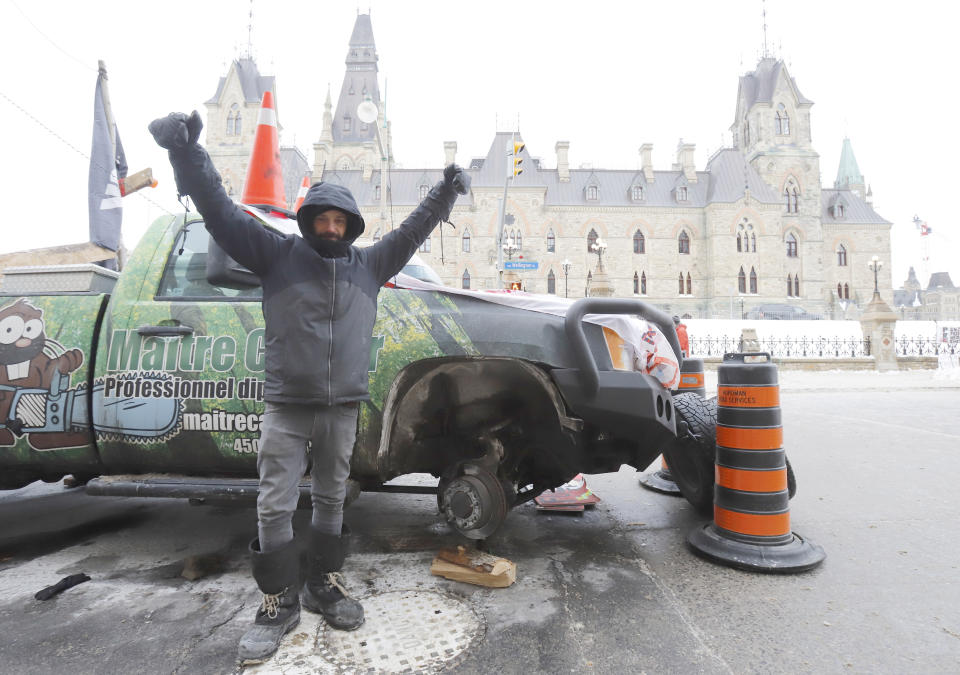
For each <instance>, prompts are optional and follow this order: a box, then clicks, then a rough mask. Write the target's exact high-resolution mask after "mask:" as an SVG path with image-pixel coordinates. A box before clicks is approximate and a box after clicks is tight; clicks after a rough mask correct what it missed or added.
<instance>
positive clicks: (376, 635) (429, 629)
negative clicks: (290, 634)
mask: <svg viewBox="0 0 960 675" xmlns="http://www.w3.org/2000/svg"><path fill="white" fill-rule="evenodd" d="M360 600H361V601H362V603H363V610H364V612H365V614H366V622H365V623H364V624H363V625H362V626H361V627H360V628H359V629H357V630H355V631H342V630H334V629H332V628H329V627H328V626H326V624H324V626H323V628H321V630H320V634H319V635H318V636H317V651H319V652H320V653H321V654H322V655H323V657H324V658H325V659H326V660H327V661H329V662H330V663H332V664H335V665H336V666H338V667H339V668H341V669H343V670H347V671H350V672H362V673H406V672H416V673H423V672H432V671H437V670H440V669H442V668H444V667H446V666H449V665H451V662H453V661H455V660H456V659H458V658H459V657H460V655H461V654H463V652H465V651H466V650H467V649H468V648H469V647H470V646H471V645H473V644H474V643H475V642H477V641H478V640H479V639H480V638H482V637H483V634H484V631H485V625H484V622H483V619H482V618H481V617H479V616H478V615H477V613H476V612H474V611H473V609H472V608H471V607H470V606H469V605H468V604H467V603H465V602H464V601H462V600H459V599H457V598H456V597H454V596H452V595H448V594H446V593H439V592H436V591H391V592H388V593H381V594H379V595H374V596H368V597H365V598H360Z"/></svg>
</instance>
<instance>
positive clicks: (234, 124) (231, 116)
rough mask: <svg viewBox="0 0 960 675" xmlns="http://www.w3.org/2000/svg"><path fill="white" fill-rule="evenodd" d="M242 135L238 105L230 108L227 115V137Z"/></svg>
mask: <svg viewBox="0 0 960 675" xmlns="http://www.w3.org/2000/svg"><path fill="white" fill-rule="evenodd" d="M239 135H240V106H238V105H237V104H236V103H234V104H233V105H231V106H230V112H228V113H227V136H239Z"/></svg>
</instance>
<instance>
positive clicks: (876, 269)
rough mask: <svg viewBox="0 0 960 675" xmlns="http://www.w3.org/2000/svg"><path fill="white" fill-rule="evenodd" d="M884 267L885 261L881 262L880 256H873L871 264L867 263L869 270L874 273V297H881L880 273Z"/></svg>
mask: <svg viewBox="0 0 960 675" xmlns="http://www.w3.org/2000/svg"><path fill="white" fill-rule="evenodd" d="M881 267H883V261H882V260H880V258H879V257H878V256H873V257H872V258H870V262H868V263H867V268H868V269H870V270H872V271H873V295H874V297H880V281H879V273H880V268H881Z"/></svg>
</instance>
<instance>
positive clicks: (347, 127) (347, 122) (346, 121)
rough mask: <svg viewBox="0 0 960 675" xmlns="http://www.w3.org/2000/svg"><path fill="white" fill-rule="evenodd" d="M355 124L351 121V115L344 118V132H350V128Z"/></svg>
mask: <svg viewBox="0 0 960 675" xmlns="http://www.w3.org/2000/svg"><path fill="white" fill-rule="evenodd" d="M352 123H353V120H351V119H350V115H344V116H343V130H344V132H348V131H350V127H351V125H352Z"/></svg>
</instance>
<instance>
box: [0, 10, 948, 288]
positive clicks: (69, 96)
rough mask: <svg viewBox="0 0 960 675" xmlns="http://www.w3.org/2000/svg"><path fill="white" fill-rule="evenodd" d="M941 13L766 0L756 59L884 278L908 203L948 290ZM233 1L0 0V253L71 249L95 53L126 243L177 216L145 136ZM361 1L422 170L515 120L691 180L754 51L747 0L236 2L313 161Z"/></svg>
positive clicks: (903, 257)
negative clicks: (0, 207)
mask: <svg viewBox="0 0 960 675" xmlns="http://www.w3.org/2000/svg"><path fill="white" fill-rule="evenodd" d="M950 6H951V5H950V4H949V3H943V2H926V1H923V0H920V1H915V2H912V3H885V2H883V3H878V2H869V1H859V0H857V1H848V0H844V1H842V2H837V1H836V0H833V1H830V2H821V1H819V0H806V1H804V2H796V1H792V2H784V1H783V0H769V1H768V2H767V3H766V8H767V24H768V32H767V35H768V46H769V49H770V50H771V51H772V52H773V53H774V55H777V56H781V57H782V58H783V59H784V60H785V62H786V63H787V67H788V69H789V71H790V73H791V75H793V76H794V77H795V78H796V81H797V84H798V86H799V87H800V90H801V91H802V92H803V94H804V95H805V96H806V97H807V98H810V99H812V100H813V101H814V102H815V105H814V107H813V109H812V124H813V142H814V147H815V148H816V149H817V151H818V152H819V153H820V160H821V162H820V166H821V172H822V182H823V185H824V187H832V185H833V180H834V178H835V177H836V171H837V165H838V163H839V157H840V149H841V146H842V142H843V138H844V136H845V135H846V136H849V137H850V139H851V141H852V143H853V148H854V151H855V153H856V157H857V160H858V163H859V165H860V170H861V172H862V173H863V174H864V176H865V177H866V180H867V182H868V183H870V184H871V186H872V187H873V193H874V206H875V208H876V210H877V211H878V212H879V213H880V214H881V215H882V216H884V217H885V218H886V219H888V220H890V221H892V222H893V224H894V225H893V235H892V236H893V247H894V254H893V256H894V257H893V281H894V285H895V286H899V285H900V284H901V283H902V281H903V279H904V277H905V276H906V272H907V268H908V266H910V265H914V266H916V267H917V269H918V272H919V271H920V267H921V263H920V258H921V247H920V237H919V233H918V232H917V231H916V230H915V228H914V225H913V222H912V220H913V217H914V215H915V214H917V215H919V216H920V218H922V219H924V220H926V221H927V222H928V223H929V224H930V226H931V227H932V228H933V234H932V235H930V237H929V239H930V257H931V262H930V270H929V271H938V270H948V271H949V272H950V273H951V276H952V278H953V280H954V283H957V284H960V233H958V232H957V228H956V221H957V219H956V207H955V205H954V198H955V195H956V194H957V190H956V187H955V185H956V183H957V180H958V175H957V172H956V170H955V167H956V165H957V159H958V152H957V151H958V145H960V143H958V140H957V134H956V131H955V126H954V125H953V123H952V122H951V121H950V120H951V119H952V118H953V116H954V115H955V114H957V112H956V111H957V110H958V105H957V103H958V98H960V95H958V93H957V87H956V86H955V85H950V84H949V81H950V78H952V77H953V76H954V75H951V73H953V71H954V70H955V66H956V64H957V61H958V59H957V57H956V44H955V42H956V37H955V35H954V31H953V26H954V25H955V18H954V17H952V16H949V15H947V14H946V13H947V12H949V11H952V10H948V9H945V8H948V7H950ZM249 9H250V3H249V2H247V1H244V0H232V1H226V0H204V1H202V2H199V1H197V0H190V1H189V2H188V1H185V0H165V2H163V3H146V4H145V3H130V2H103V1H99V0H88V1H87V2H83V3H79V2H64V1H61V0H54V1H52V2H44V3H33V2H27V0H0V25H2V26H4V28H5V30H4V40H3V41H2V43H0V54H2V57H3V58H2V63H3V64H4V77H3V78H2V82H0V122H2V129H3V131H4V133H6V134H7V137H6V138H5V139H4V140H3V142H2V147H3V155H2V157H3V161H2V162H0V186H2V188H0V190H2V194H3V197H4V201H5V204H6V211H7V213H8V214H14V213H15V214H16V215H17V218H16V219H15V220H13V219H11V220H9V221H8V223H7V224H6V225H5V226H4V227H3V230H2V231H3V235H2V238H0V252H9V251H16V250H22V249H25V248H34V247H41V246H52V245H56V244H66V243H75V242H82V241H86V239H87V203H86V199H87V197H86V195H87V171H88V167H89V163H88V160H87V159H86V158H85V157H84V156H82V155H81V154H80V153H83V155H89V152H90V142H91V129H92V119H93V93H94V86H95V84H96V67H97V59H103V60H104V61H105V62H106V65H107V69H108V72H109V77H110V91H111V98H112V102H113V109H114V115H115V118H116V120H117V125H118V127H119V130H120V135H121V137H122V139H123V144H124V147H125V149H126V155H127V160H128V163H129V165H130V171H131V172H133V171H137V170H139V169H141V168H144V167H147V166H150V167H152V168H153V170H154V175H155V176H157V178H158V179H159V181H160V185H159V187H158V188H156V189H153V190H145V191H143V192H142V193H139V194H136V195H131V196H128V197H126V198H125V199H124V238H125V241H126V242H127V245H128V246H132V245H133V244H134V243H135V242H136V241H137V240H138V239H139V238H140V236H141V235H142V234H143V232H144V231H145V230H146V228H147V226H148V225H149V223H150V222H151V221H152V220H153V219H154V218H155V217H157V216H158V215H162V214H163V213H164V212H165V210H169V211H177V210H178V209H179V206H178V204H177V202H176V191H175V188H174V184H173V179H172V173H171V171H170V168H169V164H168V162H167V158H166V155H165V153H164V152H163V151H161V150H160V149H159V148H158V147H156V146H155V145H154V143H153V141H152V138H151V137H150V135H149V134H148V133H147V131H146V126H147V124H148V123H149V121H150V120H151V119H153V118H155V117H158V116H161V115H163V114H166V113H167V112H170V111H174V110H182V111H190V110H191V109H194V108H196V109H198V110H199V111H200V112H201V114H202V115H204V118H205V115H206V110H205V108H204V106H203V102H204V101H206V100H207V99H209V98H210V97H211V96H212V95H213V94H214V93H215V91H216V85H217V80H218V78H219V77H221V76H222V75H224V74H226V71H227V68H228V65H229V63H230V61H231V60H232V59H234V58H236V57H237V56H239V55H240V54H241V53H243V51H245V49H246V45H247V34H248V31H247V26H248V23H249V18H248V12H249ZM358 9H360V10H361V11H363V12H364V13H366V12H367V11H368V9H369V10H371V12H372V22H373V30H374V36H375V38H376V43H377V50H378V53H379V56H380V62H379V66H380V85H381V92H383V87H384V82H386V87H387V91H386V93H387V112H388V116H389V117H390V119H391V122H392V124H393V133H394V153H395V155H396V158H397V161H398V162H399V163H400V164H401V165H402V166H404V167H408V168H415V167H420V166H432V167H439V166H440V165H441V164H442V162H443V142H444V141H447V140H454V141H457V143H458V146H459V153H458V161H460V162H461V163H466V162H467V161H468V160H469V158H470V157H474V156H483V155H485V154H486V152H487V149H488V148H489V146H490V143H491V141H492V139H493V134H494V132H495V131H496V130H497V121H498V119H499V121H500V125H501V127H503V128H506V127H508V126H512V125H514V124H515V123H516V120H517V119H518V118H519V126H520V131H521V133H522V135H523V138H524V140H525V141H526V143H527V148H528V149H529V151H530V152H531V154H533V155H534V156H540V157H541V158H542V159H543V162H544V164H545V166H547V167H555V166H556V157H555V155H554V149H553V148H554V144H555V142H556V141H557V140H561V139H563V140H568V141H570V162H571V166H574V167H576V166H580V165H581V164H583V163H592V164H593V166H595V167H601V168H608V169H623V168H636V167H638V166H639V159H640V158H639V155H638V148H639V146H640V145H641V144H642V143H646V142H651V143H653V144H654V155H653V159H654V167H655V168H657V169H669V168H670V164H671V163H672V162H673V161H674V156H675V151H676V146H677V142H678V140H679V139H680V138H683V139H684V141H686V142H691V143H695V144H696V146H697V150H696V163H697V168H698V169H701V170H702V169H703V168H704V166H705V164H706V162H707V159H708V158H709V156H710V154H711V153H712V152H713V151H714V150H716V149H717V148H718V147H720V146H721V144H724V143H727V144H728V143H729V132H728V129H729V126H730V124H731V122H732V120H733V115H734V111H735V104H736V93H737V81H738V80H737V78H738V76H739V75H741V74H743V73H744V72H746V71H749V70H752V69H753V67H754V66H755V65H756V62H757V59H758V57H759V55H760V52H761V49H762V45H763V29H762V26H763V20H762V17H761V10H762V3H761V2H760V0H748V1H737V2H718V1H717V0H713V1H707V2H702V1H700V0H688V1H687V2H683V3H669V2H662V1H659V2H645V1H640V0H632V1H629V2H613V1H610V0H594V1H593V2H590V3H559V2H556V1H555V0H554V1H549V2H546V1H544V2H540V1H520V0H512V1H510V2H504V1H500V0H485V1H484V2H464V1H463V0H454V1H451V0H441V1H436V2H434V1H426V0H424V1H410V0H407V1H404V2H387V1H385V0H365V1H364V2H363V3H362V4H359V5H357V4H352V3H349V2H342V1H338V2H332V1H329V0H327V1H313V2H295V1H293V0H272V1H271V2H269V3H268V2H264V1H263V0H255V2H254V3H253V30H252V44H253V52H254V56H255V58H256V59H257V62H258V64H259V67H260V72H261V73H262V74H264V75H275V76H276V78H277V98H278V107H279V116H280V123H281V125H283V127H284V131H283V136H282V142H283V143H284V144H294V143H295V144H296V145H297V146H299V147H300V148H301V149H302V150H303V151H304V153H305V154H306V155H307V157H308V158H310V160H311V162H312V159H313V151H312V143H313V142H314V141H315V140H317V138H318V136H319V135H320V130H321V125H322V115H323V101H324V97H325V96H326V91H327V86H328V84H329V85H330V87H331V89H332V92H333V98H334V104H335V103H336V97H337V94H338V93H339V89H340V84H341V81H342V78H343V73H344V58H345V56H346V52H347V43H348V40H349V38H350V33H351V31H352V28H353V23H354V20H355V18H356V15H357V10H358ZM11 100H12V101H13V102H15V104H16V105H17V106H19V107H20V108H22V109H23V110H25V111H26V112H27V113H29V115H30V116H32V117H33V118H35V119H36V121H35V120H34V119H31V117H28V116H27V114H25V113H24V112H23V111H21V110H20V109H19V108H17V107H15V106H14V105H13V104H12V103H11ZM505 121H506V122H505ZM38 122H39V123H42V124H43V125H45V126H46V127H47V128H44V127H43V126H41V125H40V124H38ZM70 146H73V148H71V147H70ZM74 148H75V149H74ZM77 150H79V151H80V152H77ZM144 197H147V198H149V200H150V201H148V199H145V198H144ZM921 280H922V281H925V279H921Z"/></svg>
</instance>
